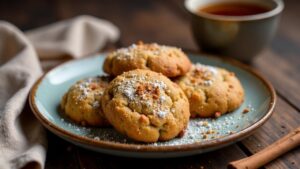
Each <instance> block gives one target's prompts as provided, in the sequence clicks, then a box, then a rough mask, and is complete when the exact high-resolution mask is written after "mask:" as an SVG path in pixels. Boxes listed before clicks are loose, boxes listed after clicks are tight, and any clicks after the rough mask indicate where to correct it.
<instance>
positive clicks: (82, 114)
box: [61, 76, 110, 126]
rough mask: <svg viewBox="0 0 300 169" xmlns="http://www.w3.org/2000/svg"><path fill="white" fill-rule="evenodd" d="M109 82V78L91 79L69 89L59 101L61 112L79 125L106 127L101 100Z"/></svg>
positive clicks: (81, 81) (79, 82)
mask: <svg viewBox="0 0 300 169" xmlns="http://www.w3.org/2000/svg"><path fill="white" fill-rule="evenodd" d="M109 81H110V78H109V77H105V76H102V77H91V78H87V79H83V80H80V81H78V82H76V83H75V84H74V85H72V86H71V87H70V89H69V90H68V92H67V93H66V94H65V95H64V96H63V98H62V100H61V110H62V111H63V113H65V115H67V116H68V117H69V118H70V119H71V120H73V121H74V122H76V123H79V124H81V125H84V126H85V125H88V126H108V125H109V123H108V121H107V120H106V118H105V116H104V114H103V112H102V108H101V98H102V95H103V92H104V90H105V88H106V87H107V86H108V83H109Z"/></svg>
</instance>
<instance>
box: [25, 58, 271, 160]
mask: <svg viewBox="0 0 300 169" xmlns="http://www.w3.org/2000/svg"><path fill="white" fill-rule="evenodd" d="M104 56H105V54H99V55H97V56H94V57H88V58H85V59H80V60H73V61H70V62H67V63H65V64H62V65H60V66H58V67H56V68H54V69H52V70H51V71H49V72H48V73H46V74H45V75H44V76H43V77H41V78H40V79H39V80H38V81H37V82H36V83H35V85H34V86H33V88H32V90H31V93H30V97H29V101H30V106H31V109H32V111H33V112H34V114H35V116H36V117H37V118H38V119H39V121H40V122H41V123H42V124H43V125H44V126H45V127H46V128H47V129H49V130H50V131H52V132H53V133H55V134H56V135H58V136H60V137H61V138H63V139H65V140H67V141H70V142H72V143H74V144H76V145H78V146H81V147H84V148H88V149H90V150H94V151H98V152H102V153H107V154H112V155H119V156H127V157H139V158H167V157H180V156H187V155H193V154H200V153H204V152H208V151H212V150H215V149H218V148H221V147H224V146H226V145H229V144H232V143H235V142H236V141H238V140H241V139H243V138H245V137H246V136H249V135H250V134H251V133H252V132H253V131H254V130H255V129H257V128H258V127H259V126H261V125H262V124H263V123H264V122H265V121H266V120H267V119H268V118H269V117H270V116H271V114H272V110H273V108H274V106H275V101H276V95H275V91H274V89H273V87H272V86H271V85H270V84H269V83H268V82H267V81H266V80H264V79H263V78H262V77H261V76H260V75H259V74H257V73H256V72H255V71H253V70H251V69H250V68H249V67H247V66H245V65H243V64H241V63H239V62H237V61H234V60H228V59H226V60H225V59H220V58H217V57H210V56H205V55H203V54H192V53H190V54H189V57H190V59H191V60H192V62H193V63H197V62H200V63H202V64H208V65H213V66H219V67H223V68H226V69H228V70H230V71H233V72H235V74H236V75H237V77H238V78H239V79H240V81H241V83H242V85H243V87H244V89H245V101H244V103H243V105H242V106H241V107H240V108H239V109H237V110H236V111H234V112H232V113H228V114H226V115H224V116H221V117H220V118H218V119H191V120H190V123H189V126H188V129H187V131H186V133H185V135H184V137H182V138H175V139H173V140H170V141H166V142H158V143H152V144H143V143H138V142H134V141H132V140H130V139H128V138H126V137H125V136H123V135H121V134H119V133H118V132H116V131H115V130H114V129H113V128H93V127H82V126H80V125H77V124H74V123H72V122H71V121H69V120H68V119H65V118H63V117H62V116H61V114H60V113H59V112H58V106H59V103H60V100H61V98H62V96H63V94H64V93H65V92H66V91H67V90H68V88H69V87H70V86H71V85H72V84H73V83H74V82H76V81H77V80H79V79H82V78H85V77H89V76H96V75H101V74H104V73H103V71H102V64H103V61H104V58H105V57H104ZM245 108H248V109H249V110H250V112H248V113H243V110H244V109H245ZM206 133H208V134H206Z"/></svg>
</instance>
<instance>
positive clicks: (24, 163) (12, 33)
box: [0, 16, 119, 169]
mask: <svg viewBox="0 0 300 169" xmlns="http://www.w3.org/2000/svg"><path fill="white" fill-rule="evenodd" d="M118 38H119V30H118V28H116V27H115V26H114V25H113V24H111V23H110V22H108V21H105V20H101V19H98V18H95V17H91V16H79V17H76V18H73V19H69V20H66V21H61V22H58V23H54V24H51V25H49V26H45V27H42V28H38V29H35V30H32V31H28V32H27V33H26V35H25V34H24V33H22V32H21V31H20V30H18V28H16V27H15V26H13V25H12V24H10V23H8V22H5V21H0V169H19V168H23V167H28V166H30V168H36V169H42V168H44V163H45V158H46V150H47V139H46V135H45V131H44V129H43V127H42V126H41V124H40V123H39V122H38V121H37V119H36V118H35V117H34V115H33V114H32V112H31V111H30V109H29V108H28V102H27V98H28V93H29V91H30V89H31V87H32V85H33V84H34V82H35V81H36V80H37V79H38V78H39V77H40V76H41V75H42V73H43V71H42V69H41V66H40V62H39V58H38V57H40V58H43V59H46V58H51V59H53V58H59V57H62V56H64V55H68V56H71V57H74V58H79V57H82V56H85V55H88V54H92V53H96V52H97V51H99V50H100V49H101V48H102V47H104V46H105V44H106V43H107V42H110V43H113V42H115V41H117V40H118Z"/></svg>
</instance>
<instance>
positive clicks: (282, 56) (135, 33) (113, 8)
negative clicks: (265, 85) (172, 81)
mask: <svg viewBox="0 0 300 169" xmlns="http://www.w3.org/2000/svg"><path fill="white" fill-rule="evenodd" d="M81 14H88V15H93V16H96V17H100V18H103V19H107V20H110V21H111V22H113V23H114V24H116V25H117V26H118V27H119V28H120V30H121V33H122V35H121V39H120V42H118V43H117V44H113V46H114V47H119V46H127V45H130V44H131V43H134V42H136V41H138V40H143V41H145V42H158V43H162V44H167V45H174V46H179V47H182V48H184V49H191V50H199V49H198V48H197V46H196V44H195V43H194V41H193V37H192V34H191V32H190V28H189V15H188V14H187V12H186V11H185V10H184V7H183V1H182V0H158V1H153V0H131V1H129V0H115V1H110V0H86V1H79V0H72V1H71V0H64V1H59V0H53V1H50V0H28V1H26V2H25V1H17V0H2V1H0V19H2V20H7V21H9V22H11V23H13V24H15V25H17V26H18V27H19V28H20V29H22V30H23V31H26V30H29V29H33V28H36V27H39V26H43V25H46V24H49V23H53V22H56V21H60V20H64V19H68V18H71V17H74V16H77V15H81ZM299 17H300V1H297V0H286V1H285V10H284V12H283V15H282V20H281V23H280V27H279V30H278V32H277V35H276V37H275V38H274V40H273V41H272V43H271V44H270V46H269V47H268V48H267V49H265V50H264V51H263V52H262V53H260V54H259V56H258V57H257V59H256V60H255V61H254V63H253V64H252V65H251V66H252V67H254V68H255V69H256V70H258V71H259V72H260V73H262V74H263V75H264V76H265V77H266V78H267V79H268V80H269V81H270V82H271V83H272V84H273V85H274V87H275V89H276V91H277V94H278V103H277V105H276V108H275V112H274V114H273V116H272V117H271V118H270V119H269V120H268V122H266V124H265V125H263V126H262V127H261V128H260V129H259V130H258V131H257V132H255V133H254V134H253V135H252V136H250V137H248V138H247V139H244V140H243V141H241V142H238V143H237V144H234V145H232V146H229V147H226V148H223V149H220V150H217V151H214V152H210V153H206V154H202V155H196V156H191V157H184V158H177V159H163V160H145V159H134V158H123V157H114V156H109V155H105V154H100V153H95V152H91V151H88V150H85V149H82V148H79V147H77V146H74V145H72V144H70V143H68V142H66V141H64V140H62V139H60V138H58V137H57V136H55V135H53V134H51V133H50V132H48V140H49V150H48V153H47V160H46V167H45V168H46V169H64V168H72V169H73V168H74V169H108V168H147V169H148V168H149V169H154V168H155V169H156V168H165V169H176V168H178V169H179V168H180V169H193V168H197V169H199V168H216V169H219V168H226V166H227V164H228V163H229V162H230V161H233V160H237V159H240V158H243V157H246V156H249V155H251V154H254V153H256V152H258V151H260V150H261V149H263V148H264V147H266V146H268V145H270V144H271V143H273V142H274V141H275V140H277V139H279V138H280V137H282V136H283V135H285V134H287V133H288V132H289V131H292V130H293V129H295V128H296V127H298V126H300V113H299V111H300V104H299V103H300V89H299V87H300V66H299V65H300V19H299ZM109 48H111V45H110V47H109ZM65 60H66V59H64V60H58V61H53V60H51V61H47V60H44V61H42V62H43V67H44V69H45V70H49V69H50V68H52V67H54V66H55V65H57V64H59V63H61V62H63V61H65ZM264 168H270V169H271V168H272V169H274V168H275V169H281V168H289V169H297V168H300V148H298V149H295V150H293V151H291V152H289V153H287V154H286V155H284V156H282V157H281V158H279V159H277V160H275V161H273V162H271V163H270V164H268V165H266V166H265V167H264Z"/></svg>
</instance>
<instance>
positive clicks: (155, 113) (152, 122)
mask: <svg viewBox="0 0 300 169" xmlns="http://www.w3.org/2000/svg"><path fill="white" fill-rule="evenodd" d="M102 109H103V111H104V114H105V116H106V117H107V119H108V120H109V122H110V123H111V124H112V125H113V126H114V127H115V129H116V130H118V131H119V132H121V133H123V134H124V135H127V136H128V137H129V138H131V139H133V140H136V141H141V142H156V141H158V140H161V141H164V140H170V139H172V138H174V137H176V136H178V135H180V133H181V132H182V131H183V130H185V128H186V127H187V124H188V120H189V116H190V114H189V103H188V100H187V98H186V96H185V95H184V93H183V91H182V90H181V89H180V88H179V87H178V86H177V85H176V84H174V83H173V82H172V81H171V80H169V79H168V78H167V77H165V76H164V75H162V74H159V73H156V72H153V71H149V70H142V69H136V70H132V71H129V72H125V73H123V74H122V75H119V76H117V77H116V78H115V79H114V80H113V81H112V82H111V83H110V84H109V86H108V87H107V89H106V90H105V92H104V95H103V99H102Z"/></svg>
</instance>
